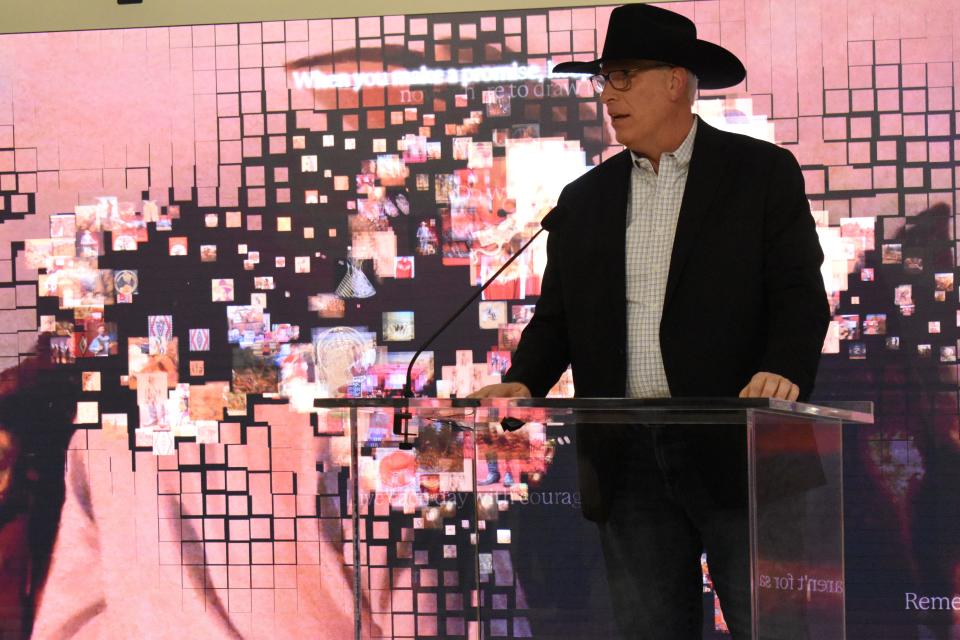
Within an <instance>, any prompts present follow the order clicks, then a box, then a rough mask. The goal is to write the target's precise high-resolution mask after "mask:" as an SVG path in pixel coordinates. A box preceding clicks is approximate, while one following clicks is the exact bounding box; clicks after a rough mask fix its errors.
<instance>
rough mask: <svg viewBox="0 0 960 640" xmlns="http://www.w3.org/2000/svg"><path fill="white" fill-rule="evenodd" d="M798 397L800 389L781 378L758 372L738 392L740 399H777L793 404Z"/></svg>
mask: <svg viewBox="0 0 960 640" xmlns="http://www.w3.org/2000/svg"><path fill="white" fill-rule="evenodd" d="M799 395H800V387H798V386H797V385H795V384H793V383H792V382H790V381H789V380H787V379H786V378H784V377H783V376H780V375H777V374H775V373H770V372H769V371H760V372H759V373H757V374H756V375H754V376H753V377H752V378H750V382H749V383H747V386H745V387H744V388H743V389H742V390H741V391H740V397H741V398H777V399H780V400H789V401H790V402H793V401H795V400H796V399H797V396H799Z"/></svg>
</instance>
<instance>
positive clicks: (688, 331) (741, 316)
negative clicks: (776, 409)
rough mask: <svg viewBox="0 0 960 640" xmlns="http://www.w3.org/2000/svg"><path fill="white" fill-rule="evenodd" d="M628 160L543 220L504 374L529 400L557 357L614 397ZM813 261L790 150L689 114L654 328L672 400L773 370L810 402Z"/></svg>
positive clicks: (622, 371) (823, 317)
mask: <svg viewBox="0 0 960 640" xmlns="http://www.w3.org/2000/svg"><path fill="white" fill-rule="evenodd" d="M631 168H632V162H631V157H630V153H629V151H626V150H625V151H623V152H622V153H619V154H617V155H616V156H614V157H612V158H610V159H609V160H607V161H606V162H603V163H602V164H600V165H599V166H597V167H595V168H593V169H592V170H590V171H588V172H587V173H586V174H584V175H583V176H581V177H580V178H578V179H577V180H575V181H574V182H571V183H570V184H568V185H567V186H566V187H565V188H564V190H563V192H562V193H561V194H560V198H559V200H558V202H557V206H556V207H555V208H554V209H553V210H552V211H551V212H550V213H549V214H548V215H547V216H546V217H544V219H543V223H542V224H543V226H544V227H545V228H546V229H547V230H548V231H549V232H550V233H549V237H548V240H547V258H548V261H547V266H546V269H545V271H544V276H543V284H542V288H541V295H540V298H539V300H538V302H537V305H536V312H535V314H534V316H533V318H532V320H531V321H530V323H529V325H528V326H527V327H526V329H525V330H524V332H523V335H522V338H521V340H520V343H519V345H518V347H517V350H516V353H515V354H514V355H513V360H512V366H511V368H510V370H509V371H508V372H507V373H506V375H505V376H504V380H505V381H517V382H522V383H524V384H525V385H527V387H529V389H530V391H531V393H532V394H533V395H534V396H543V395H545V394H546V393H547V391H548V390H549V389H550V388H551V387H552V386H553V385H554V384H555V383H556V381H557V380H558V379H559V377H560V375H561V374H562V373H563V371H564V370H565V369H566V368H567V366H568V365H569V366H571V368H572V372H573V378H574V385H575V388H576V394H577V396H580V397H623V396H624V395H625V392H626V365H627V362H626V358H627V353H626V344H627V322H626V288H625V287H626V278H625V261H626V255H625V246H624V242H625V240H624V238H625V234H626V211H627V205H628V198H629V193H630V172H631ZM822 262H823V253H822V251H821V249H820V243H819V241H818V239H817V234H816V230H815V225H814V221H813V218H812V216H811V215H810V207H809V204H808V202H807V198H806V194H805V193H804V185H803V175H802V173H801V172H800V168H799V165H798V164H797V162H796V160H795V159H794V157H793V154H791V153H790V152H789V151H788V150H786V149H782V148H780V147H777V146H776V145H773V144H770V143H766V142H763V141H759V140H756V139H753V138H749V137H747V136H742V135H737V134H732V133H728V132H724V131H720V130H718V129H715V128H713V127H711V126H709V125H708V124H707V123H705V122H703V121H702V120H700V121H699V124H698V126H697V133H696V138H695V140H694V147H693V155H692V157H691V161H690V166H689V172H688V175H687V183H686V188H685V190H684V195H683V201H682V204H681V207H680V216H679V219H678V221H677V230H676V236H675V239H674V246H673V253H672V257H671V261H670V271H669V276H668V280H667V290H666V297H665V300H664V306H663V315H662V319H661V324H660V348H661V352H662V355H663V364H664V369H665V372H666V376H667V382H668V384H669V386H670V393H671V396H673V397H683V396H687V397H694V396H696V397H704V396H712V397H736V396H737V394H738V393H739V392H740V389H742V388H743V387H744V386H745V385H746V384H747V382H748V381H749V380H750V378H751V377H752V376H753V374H755V373H757V372H758V371H771V372H773V373H778V374H780V375H783V376H785V377H786V378H788V379H790V380H791V381H792V382H794V383H796V384H797V385H798V386H799V387H800V398H801V400H802V399H805V398H808V397H809V396H810V392H811V390H812V387H813V381H814V378H815V376H816V370H817V364H818V363H819V358H820V349H821V347H822V344H823V339H824V336H825V334H826V329H827V325H828V322H829V307H828V304H827V297H826V292H825V290H824V286H823V279H822V277H821V275H820V265H821V264H822ZM593 431H596V430H593ZM580 440H581V442H580V450H581V454H582V455H584V456H585V457H586V458H587V459H588V461H590V462H592V463H593V466H595V467H598V471H599V472H600V474H601V476H602V475H603V472H604V470H603V468H602V467H605V466H610V464H613V462H612V461H609V460H607V459H605V454H606V453H607V452H605V451H604V443H603V441H602V438H589V439H588V441H584V437H583V435H581V437H580ZM738 451H739V449H738ZM714 453H718V452H716V451H714ZM713 457H717V456H713ZM738 457H739V456H738ZM608 463H609V464H608ZM601 484H604V483H603V482H601ZM582 489H583V490H584V493H585V495H584V496H583V500H584V504H585V509H586V510H587V511H588V515H589V510H590V505H589V504H587V502H588V501H589V500H590V496H589V495H587V493H588V492H587V488H586V487H583V488H582ZM601 490H602V487H601Z"/></svg>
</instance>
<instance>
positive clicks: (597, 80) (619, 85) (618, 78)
mask: <svg viewBox="0 0 960 640" xmlns="http://www.w3.org/2000/svg"><path fill="white" fill-rule="evenodd" d="M673 66H674V65H672V64H667V63H666V62H650V63H647V64H644V65H639V66H636V67H631V68H629V69H615V70H613V71H611V72H610V73H598V74H596V75H593V76H590V83H591V84H592V85H593V88H594V90H595V91H596V92H597V93H603V89H604V88H605V87H606V86H607V83H608V82H609V83H610V86H611V87H613V88H614V89H616V90H617V91H626V90H627V89H629V88H630V79H631V78H632V77H633V74H634V73H637V72H639V71H649V70H651V69H666V68H671V67H673Z"/></svg>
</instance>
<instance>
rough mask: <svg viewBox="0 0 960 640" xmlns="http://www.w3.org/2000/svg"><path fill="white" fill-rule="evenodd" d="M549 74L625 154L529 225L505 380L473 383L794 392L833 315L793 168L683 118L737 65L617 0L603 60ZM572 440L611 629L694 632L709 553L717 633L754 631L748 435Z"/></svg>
mask: <svg viewBox="0 0 960 640" xmlns="http://www.w3.org/2000/svg"><path fill="white" fill-rule="evenodd" d="M555 71H557V72H570V73H586V74H591V75H592V78H591V80H592V82H593V86H594V87H595V88H596V90H597V91H598V92H599V93H600V100H601V101H602V102H603V104H604V106H605V107H606V110H607V114H608V116H609V117H610V120H611V124H612V127H613V130H614V132H615V134H616V138H617V141H618V142H619V143H620V144H622V145H623V146H624V147H626V149H624V151H623V152H621V153H619V154H617V155H615V156H613V157H612V158H610V159H608V160H607V161H605V162H603V163H602V164H600V165H599V166H597V167H595V168H594V169H592V170H591V171H589V172H588V173H586V174H585V175H583V176H582V177H580V178H579V179H577V180H575V181H574V182H572V183H570V184H568V185H567V186H566V187H565V188H564V189H563V192H562V193H561V194H560V197H559V200H558V202H557V206H556V207H555V208H554V209H553V211H551V212H550V213H549V214H548V215H547V216H546V217H545V218H544V219H543V226H544V227H545V228H546V229H547V230H548V231H549V232H550V234H549V239H548V241H547V256H548V262H547V266H546V269H545V272H544V276H543V287H542V291H541V295H540V299H539V301H538V302H537V306H536V312H535V314H534V316H533V318H532V320H531V321H530V323H529V325H528V326H527V327H526V329H525V331H524V332H523V336H522V339H521V340H520V344H519V346H518V348H517V351H516V353H515V354H514V356H513V364H512V367H511V368H510V370H509V371H508V372H507V373H506V375H505V376H504V380H505V382H503V383H502V384H497V385H491V386H488V387H485V388H483V389H481V390H480V391H478V392H477V393H475V394H474V397H492V396H501V397H502V396H508V397H526V396H544V395H546V393H547V392H548V391H549V389H550V388H551V387H552V386H553V384H554V383H555V382H556V381H557V380H558V379H559V377H560V375H561V374H562V373H563V371H564V370H565V369H566V368H567V366H570V367H572V371H573V377H574V385H575V388H576V393H577V396H579V397H627V398H665V397H684V396H686V397H735V396H740V397H751V398H758V397H770V398H783V399H787V400H796V399H800V400H803V399H805V398H807V397H808V396H809V395H810V391H811V388H812V385H813V381H814V377H815V375H816V370H817V364H818V362H819V357H820V349H821V346H822V344H823V339H824V335H825V333H826V328H827V324H828V321H829V310H828V306H827V299H826V293H825V291H824V286H823V280H822V277H821V275H820V265H821V263H822V262H823V253H822V251H821V249H820V245H819V242H818V240H817V235H816V231H815V228H814V222H813V218H812V216H811V215H810V208H809V204H808V202H807V199H806V195H805V193H804V185H803V176H802V174H801V172H800V168H799V166H798V164H797V162H796V160H795V159H794V157H793V155H792V154H791V153H790V152H789V151H787V150H785V149H781V148H779V147H777V146H775V145H772V144H769V143H766V142H762V141H759V140H755V139H752V138H748V137H745V136H740V135H735V134H732V133H726V132H722V131H719V130H717V129H714V128H713V127H710V126H709V125H707V124H706V123H705V122H703V121H702V120H700V119H699V118H697V117H696V116H695V115H693V114H692V113H691V106H692V104H693V101H694V100H695V97H696V91H697V87H698V85H699V87H702V88H705V89H719V88H724V87H731V86H734V85H736V84H738V83H740V82H741V81H742V80H743V79H744V77H745V75H746V72H745V70H744V67H743V65H742V64H741V63H740V61H739V60H738V59H737V58H736V56H735V55H734V54H732V53H731V52H729V51H727V50H726V49H724V48H722V47H719V46H717V45H714V44H711V43H708V42H705V41H703V40H698V39H697V37H696V27H695V26H694V24H693V23H692V22H691V21H690V20H688V19H687V18H685V17H683V16H681V15H679V14H676V13H673V12H670V11H667V10H664V9H660V8H657V7H653V6H650V5H643V4H631V5H625V6H621V7H618V8H617V9H615V10H614V11H613V13H612V14H611V16H610V23H609V27H608V31H607V36H606V41H605V42H604V46H603V53H602V56H601V57H600V58H599V59H597V60H593V61H589V62H567V63H563V64H561V65H558V66H557V67H556V68H555ZM577 439H578V462H579V473H580V483H581V486H580V490H581V493H582V499H583V506H584V514H585V515H586V517H587V518H589V519H591V520H595V521H597V522H598V525H599V528H600V536H601V540H602V543H603V551H604V557H605V560H606V565H607V577H608V582H609V584H610V590H611V593H612V597H613V600H614V611H615V615H616V618H617V625H618V627H619V628H620V630H621V632H622V633H623V635H624V637H626V638H656V639H660V638H662V639H665V640H683V639H686V638H699V637H700V636H701V629H702V615H703V612H702V590H701V578H700V575H701V571H700V555H701V553H702V552H703V550H706V552H707V555H708V562H709V566H710V572H711V575H712V577H713V580H714V584H715V586H716V589H717V594H718V596H719V598H720V603H721V606H722V608H723V612H724V616H725V618H726V620H727V623H728V625H729V628H730V630H731V631H732V633H733V636H734V638H737V639H740V638H749V637H750V576H749V550H748V526H747V491H746V441H745V436H744V433H743V429H742V428H741V427H739V426H731V425H714V426H707V427H704V426H692V427H681V428H676V427H671V428H670V429H669V430H667V429H665V428H661V427H657V426H652V425H636V426H624V427H619V426H613V425H605V426H596V428H583V429H580V430H579V433H578V438H577Z"/></svg>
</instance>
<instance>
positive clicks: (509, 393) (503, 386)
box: [467, 382, 530, 398]
mask: <svg viewBox="0 0 960 640" xmlns="http://www.w3.org/2000/svg"><path fill="white" fill-rule="evenodd" d="M467 397H468V398H529V397H530V389H528V388H527V385H525V384H523V383H522V382H501V383H500V384H489V385H487V386H485V387H483V388H482V389H477V390H476V391H474V392H473V393H471V394H470V395H468V396H467Z"/></svg>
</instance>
